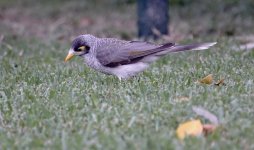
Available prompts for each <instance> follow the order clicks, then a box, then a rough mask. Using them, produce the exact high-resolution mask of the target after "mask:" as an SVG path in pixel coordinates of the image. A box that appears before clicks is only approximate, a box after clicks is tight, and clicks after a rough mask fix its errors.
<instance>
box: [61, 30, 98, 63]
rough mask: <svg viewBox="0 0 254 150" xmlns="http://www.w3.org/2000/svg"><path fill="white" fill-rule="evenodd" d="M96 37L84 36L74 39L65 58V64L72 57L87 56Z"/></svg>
mask: <svg viewBox="0 0 254 150" xmlns="http://www.w3.org/2000/svg"><path fill="white" fill-rule="evenodd" d="M95 38H96V37H94V36H92V35H89V34H86V35H80V36H78V37H76V38H75V39H74V40H73V41H72V44H71V48H70V50H69V53H68V55H67V56H66V58H65V60H64V61H65V62H67V61H68V60H70V59H71V58H73V56H82V55H85V54H88V53H89V51H90V49H91V48H92V47H93V45H94V42H95V40H96V39H95Z"/></svg>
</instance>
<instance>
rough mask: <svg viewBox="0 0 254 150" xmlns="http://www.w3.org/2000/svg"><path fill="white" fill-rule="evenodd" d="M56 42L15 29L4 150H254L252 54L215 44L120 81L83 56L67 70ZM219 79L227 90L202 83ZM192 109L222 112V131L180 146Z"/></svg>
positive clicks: (3, 96) (8, 43) (2, 110)
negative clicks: (90, 65)
mask: <svg viewBox="0 0 254 150" xmlns="http://www.w3.org/2000/svg"><path fill="white" fill-rule="evenodd" d="M125 17H126V16H125ZM109 18H110V17H109ZM127 18H128V16H127ZM123 19H124V18H123ZM0 25H1V24H0ZM106 26H107V25H106ZM89 28H93V31H95V30H96V28H95V27H89ZM5 29H6V26H0V30H3V31H6V30H5ZM105 29H106V28H105ZM105 29H100V31H99V33H96V34H100V32H102V31H104V30H105ZM108 29H112V27H108ZM109 31H110V30H107V32H109ZM131 31H134V29H131ZM54 32H57V31H54ZM4 33H5V32H4ZM50 35H51V34H50ZM50 35H49V36H50ZM130 36H132V35H130ZM115 37H119V35H118V34H117V33H115ZM49 39H50V40H49ZM49 39H40V38H38V37H33V36H31V35H29V36H27V35H25V36H21V35H17V37H16V36H13V35H12V34H7V32H6V33H5V38H4V41H3V42H1V43H0V149H103V150H104V149H188V150H196V149H218V150H219V149H223V150H232V149H235V150H238V149H244V150H248V149H254V144H253V139H254V132H253V128H254V120H253V118H254V109H253V108H254V103H253V100H254V78H253V75H254V67H253V65H254V51H253V50H252V51H245V50H242V51H235V50H233V48H232V46H234V45H235V41H234V40H231V39H229V38H227V37H226V38H225V37H224V38H223V37H222V38H216V39H217V41H218V44H217V45H216V46H215V47H212V48H211V49H210V50H207V51H201V52H185V53H177V54H171V55H168V56H166V57H164V58H162V59H160V60H159V61H158V62H156V63H154V64H152V66H151V67H150V68H149V69H148V70H146V71H145V72H144V73H141V74H140V75H139V76H138V77H135V78H132V79H130V80H126V81H121V82H120V81H119V80H118V79H117V78H116V77H113V76H106V75H104V74H100V73H97V72H95V71H93V70H91V69H89V68H87V67H86V66H85V65H84V64H83V60H82V59H81V58H78V57H77V58H74V59H73V60H72V61H71V62H69V63H64V62H63V59H64V57H65V55H66V54H67V50H68V48H69V46H70V45H69V42H67V40H66V41H58V40H56V39H54V38H52V39H51V38H50V37H49ZM214 39H215V38H214V37H206V39H203V40H199V41H213V40H214ZM195 40H196V41H197V40H198V39H195ZM193 41H194V40H191V39H187V40H186V41H184V42H185V43H190V42H193ZM210 73H212V74H213V75H214V78H215V79H221V78H225V83H226V86H221V87H217V86H213V85H201V84H197V83H195V81H197V80H198V79H200V78H202V77H204V76H206V75H208V74H210ZM179 96H187V97H190V100H189V101H183V102H181V101H179V100H178V99H177V97H179ZM192 106H202V107H203V108H205V109H207V110H209V111H211V112H212V113H214V114H215V115H216V116H217V117H218V119H219V120H220V123H221V126H220V127H219V128H218V130H216V131H215V132H214V133H213V134H210V135H209V136H207V137H203V136H202V137H197V138H194V137H191V138H187V139H186V140H184V141H179V140H178V139H177V137H176V134H175V130H176V128H177V126H178V125H179V124H180V123H182V122H185V121H187V120H190V119H195V118H200V117H198V116H197V115H196V114H195V113H194V112H193V111H192ZM200 119H201V120H202V122H204V123H208V122H207V120H204V119H203V118H200Z"/></svg>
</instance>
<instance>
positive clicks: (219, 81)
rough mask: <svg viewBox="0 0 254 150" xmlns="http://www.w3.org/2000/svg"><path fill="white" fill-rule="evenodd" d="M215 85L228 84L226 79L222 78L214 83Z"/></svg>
mask: <svg viewBox="0 0 254 150" xmlns="http://www.w3.org/2000/svg"><path fill="white" fill-rule="evenodd" d="M214 85H217V86H220V85H226V84H225V83H224V79H220V80H218V81H217V82H216V83H214Z"/></svg>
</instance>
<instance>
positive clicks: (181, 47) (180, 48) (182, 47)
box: [169, 42, 217, 52]
mask: <svg viewBox="0 0 254 150" xmlns="http://www.w3.org/2000/svg"><path fill="white" fill-rule="evenodd" d="M216 43H217V42H211V43H201V44H190V45H175V46H174V47H172V48H170V49H169V52H180V51H188V50H206V49H208V48H209V47H211V46H213V45H215V44H216Z"/></svg>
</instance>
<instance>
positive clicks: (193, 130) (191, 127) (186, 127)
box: [176, 120, 203, 140]
mask: <svg viewBox="0 0 254 150" xmlns="http://www.w3.org/2000/svg"><path fill="white" fill-rule="evenodd" d="M202 132H203V125H202V123H201V121H200V120H192V121H188V122H185V123H182V124H180V125H179V126H178V128H177V130H176V134H177V137H178V138H179V139H181V140H182V139H184V138H185V137H186V136H189V135H191V136H199V135H201V134H202Z"/></svg>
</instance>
